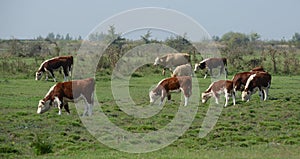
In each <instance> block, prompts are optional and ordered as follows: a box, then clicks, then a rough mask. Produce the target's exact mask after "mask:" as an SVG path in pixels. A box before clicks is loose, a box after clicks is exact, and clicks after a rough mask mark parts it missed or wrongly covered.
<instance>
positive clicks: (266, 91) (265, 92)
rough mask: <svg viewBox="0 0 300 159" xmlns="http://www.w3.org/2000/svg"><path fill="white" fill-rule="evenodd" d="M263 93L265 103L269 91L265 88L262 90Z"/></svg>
mask: <svg viewBox="0 0 300 159" xmlns="http://www.w3.org/2000/svg"><path fill="white" fill-rule="evenodd" d="M263 91H264V101H266V100H267V99H268V93H269V90H268V88H265V89H263Z"/></svg>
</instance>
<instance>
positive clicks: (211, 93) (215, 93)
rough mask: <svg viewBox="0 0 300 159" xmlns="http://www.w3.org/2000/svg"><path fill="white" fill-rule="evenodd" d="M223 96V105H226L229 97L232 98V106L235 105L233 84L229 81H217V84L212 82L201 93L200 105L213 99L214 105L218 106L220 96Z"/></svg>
mask: <svg viewBox="0 0 300 159" xmlns="http://www.w3.org/2000/svg"><path fill="white" fill-rule="evenodd" d="M222 93H224V94H225V105H224V107H226V106H227V105H228V100H229V96H232V99H233V105H235V93H234V91H233V82H232V81H231V80H219V81H217V82H213V83H212V84H211V85H210V86H209V87H208V89H207V90H206V91H205V92H203V93H202V95H201V97H202V103H206V101H207V100H208V99H209V98H210V97H214V98H215V100H216V103H217V104H219V99H220V95H221V94H222Z"/></svg>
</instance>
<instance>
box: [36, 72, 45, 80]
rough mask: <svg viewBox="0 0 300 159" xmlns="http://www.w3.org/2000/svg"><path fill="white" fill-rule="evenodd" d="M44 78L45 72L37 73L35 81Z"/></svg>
mask: <svg viewBox="0 0 300 159" xmlns="http://www.w3.org/2000/svg"><path fill="white" fill-rule="evenodd" d="M42 76H43V72H36V73H35V80H40V79H41V78H42Z"/></svg>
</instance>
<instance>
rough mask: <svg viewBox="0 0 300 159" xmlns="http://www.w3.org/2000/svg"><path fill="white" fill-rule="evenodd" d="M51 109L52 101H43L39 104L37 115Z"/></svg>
mask: <svg viewBox="0 0 300 159" xmlns="http://www.w3.org/2000/svg"><path fill="white" fill-rule="evenodd" d="M49 109H50V100H48V101H46V102H45V101H43V100H40V101H39V104H38V109H37V113H38V114H42V113H45V112H46V111H48V110H49Z"/></svg>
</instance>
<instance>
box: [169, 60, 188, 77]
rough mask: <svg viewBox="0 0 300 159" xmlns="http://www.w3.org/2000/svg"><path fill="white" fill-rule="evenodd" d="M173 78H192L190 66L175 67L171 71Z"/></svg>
mask: <svg viewBox="0 0 300 159" xmlns="http://www.w3.org/2000/svg"><path fill="white" fill-rule="evenodd" d="M175 76H193V70H192V66H191V64H189V63H188V64H184V65H180V66H177V67H176V68H175V70H174V71H173V74H172V77H175Z"/></svg>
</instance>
